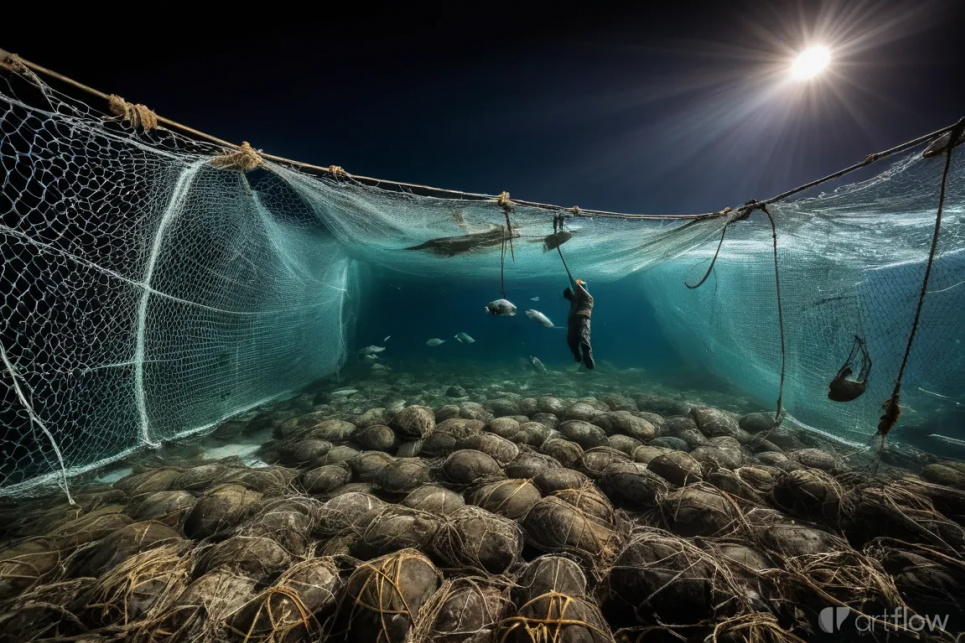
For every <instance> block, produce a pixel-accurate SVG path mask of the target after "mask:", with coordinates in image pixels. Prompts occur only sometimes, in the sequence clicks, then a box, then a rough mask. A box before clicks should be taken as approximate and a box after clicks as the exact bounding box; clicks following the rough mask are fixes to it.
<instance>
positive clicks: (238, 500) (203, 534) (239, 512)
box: [184, 484, 262, 540]
mask: <svg viewBox="0 0 965 643" xmlns="http://www.w3.org/2000/svg"><path fill="white" fill-rule="evenodd" d="M261 499H262V494H260V493H258V492H257V491H252V490H250V489H246V488H245V487H243V486H241V485H235V484H225V485H220V486H218V487H215V488H214V489H212V490H210V491H209V492H208V493H207V494H205V495H204V496H203V497H202V498H201V499H200V500H198V502H197V503H196V504H195V505H194V508H193V509H192V510H191V513H189V514H188V517H187V518H186V519H185V521H184V533H185V534H186V535H187V536H188V537H189V538H193V539H195V540H201V539H202V538H207V537H209V536H214V535H216V534H221V533H224V532H227V531H228V530H230V529H233V528H234V527H235V526H237V525H238V524H239V523H240V522H241V521H242V520H243V519H244V518H245V517H247V515H248V514H249V513H251V511H252V510H253V509H254V508H255V506H256V505H257V504H258V503H259V502H260V501H261Z"/></svg>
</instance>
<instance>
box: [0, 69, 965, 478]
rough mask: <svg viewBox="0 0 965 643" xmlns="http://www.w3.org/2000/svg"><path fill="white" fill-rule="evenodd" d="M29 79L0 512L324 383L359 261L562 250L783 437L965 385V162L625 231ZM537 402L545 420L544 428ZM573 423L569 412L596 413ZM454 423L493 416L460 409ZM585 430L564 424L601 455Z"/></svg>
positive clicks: (11, 252) (413, 271)
mask: <svg viewBox="0 0 965 643" xmlns="http://www.w3.org/2000/svg"><path fill="white" fill-rule="evenodd" d="M38 70H39V68H36V67H34V66H31V65H30V64H24V63H23V62H22V61H20V59H17V58H16V57H11V56H9V55H8V54H6V53H5V52H0V132H2V136H0V165H2V167H3V172H2V177H3V179H2V184H0V185H2V187H0V243H2V247H3V263H2V264H0V425H2V426H3V427H4V429H3V431H4V433H3V440H2V441H0V494H3V495H17V494H21V493H24V492H26V491H29V490H30V489H31V488H32V487H34V486H36V485H38V484H39V483H42V482H45V481H47V482H49V481H53V480H60V481H61V482H65V481H66V479H67V478H68V476H69V475H71V474H74V473H78V472H81V471H83V470H86V469H90V468H93V467H96V466H99V465H101V464H104V463H105V462H108V461H110V460H114V459H118V458H120V457H123V456H124V455H125V454H127V453H129V452H131V451H132V450H133V449H136V448H138V447H142V446H145V445H157V444H158V443H160V442H162V441H164V440H169V439H173V438H176V437H178V436H182V435H185V434H189V433H191V432H197V431H203V430H205V429H206V428H209V427H213V426H215V425H217V424H218V423H219V422H220V421H221V420H223V419H225V418H227V417H229V416H233V415H236V414H238V413H240V412H243V411H245V410H246V409H249V408H252V407H255V406H257V405H259V404H261V403H263V402H264V401H266V400H268V399H272V398H275V397H279V396H282V395H285V394H291V393H294V392H297V391H299V390H301V389H302V387H304V386H305V385H307V384H309V383H310V382H312V381H314V380H317V379H319V378H320V377H323V376H325V375H328V374H331V373H333V372H336V371H337V370H338V369H339V366H340V364H341V363H342V362H343V360H344V359H345V357H346V355H347V353H348V350H349V347H350V346H351V345H352V339H353V338H352V331H353V329H354V328H355V320H356V316H357V311H358V309H359V304H360V299H361V297H362V295H363V293H364V292H366V290H367V289H368V288H369V287H371V286H372V285H373V284H372V283H371V282H370V281H368V280H369V279H370V278H371V275H370V274H369V270H368V268H369V267H373V266H378V267H382V268H388V269H391V270H394V271H399V272H403V273H408V274H410V275H416V276H419V275H423V276H436V275H440V274H444V275H446V277H447V278H450V279H454V280H464V281H478V280H486V281H487V282H490V283H495V282H496V280H497V279H499V280H500V282H501V283H502V284H503V286H504V289H505V283H507V282H517V281H518V282H521V281H523V280H527V279H530V280H535V279H544V280H547V279H554V280H558V281H562V280H563V278H564V277H565V275H566V272H565V271H564V270H563V268H564V265H563V263H562V262H561V258H564V255H565V259H566V262H567V265H568V269H569V271H570V272H572V273H574V274H577V275H579V276H580V277H581V278H583V279H586V280H588V281H591V280H592V281H596V282H598V283H600V282H608V281H616V280H619V279H626V280H627V281H626V282H625V283H626V285H627V288H628V292H638V293H640V294H641V295H642V296H644V297H645V298H646V299H648V300H649V301H650V303H651V304H652V305H653V307H654V309H655V310H656V316H657V318H658V321H659V322H660V323H661V325H662V327H663V330H664V332H665V334H666V335H667V337H669V338H670V341H672V342H673V343H674V344H675V345H676V346H677V348H678V350H679V351H680V353H681V354H682V355H683V356H684V357H685V358H686V359H687V360H689V361H692V362H693V363H694V364H696V365H698V366H701V367H703V368H706V369H709V370H710V371H711V372H714V373H716V374H718V375H721V376H723V377H725V378H726V379H728V380H729V381H731V382H732V383H734V384H736V385H737V386H738V387H740V388H741V389H743V390H744V391H746V392H747V393H748V394H750V395H751V396H753V397H754V398H756V400H757V401H758V402H760V403H761V404H763V405H766V407H769V408H773V407H775V406H779V405H775V404H774V403H775V401H776V400H778V399H779V396H780V395H781V393H783V397H782V398H781V399H782V400H783V408H784V410H785V411H786V412H787V416H786V419H787V421H793V422H797V423H799V424H803V425H807V426H810V427H813V428H815V429H817V430H819V431H822V432H825V433H827V434H829V435H833V436H835V437H838V438H841V439H844V440H851V441H866V440H867V438H868V437H870V436H871V435H873V434H874V433H875V429H876V427H877V425H878V418H879V416H880V415H881V405H882V402H884V401H885V400H887V399H889V397H890V396H891V395H892V392H893V388H894V385H895V380H896V378H899V379H900V377H899V373H901V377H903V378H904V388H903V389H902V390H901V392H902V397H901V402H902V404H903V410H904V413H903V415H902V416H901V419H900V421H899V426H900V427H902V428H904V427H924V425H925V424H927V422H929V421H931V420H932V419H934V418H935V417H941V414H942V413H944V412H947V411H951V410H954V409H955V408H957V407H956V405H957V404H958V401H957V399H956V398H957V397H959V396H961V392H962V390H963V386H965V368H963V367H965V348H963V346H962V344H961V342H960V337H959V336H960V333H961V321H962V313H961V311H962V310H965V306H963V303H965V287H962V284H965V282H963V281H962V279H961V275H962V274H963V268H965V265H963V261H965V254H963V253H962V250H963V248H965V225H963V223H965V218H963V217H965V182H963V181H962V178H963V176H965V164H963V163H962V161H963V160H965V159H963V158H962V157H963V152H962V151H961V150H962V148H961V147H958V148H955V151H954V152H950V153H948V154H946V153H945V152H943V151H942V150H941V149H939V148H935V150H934V151H935V153H934V154H931V155H929V158H923V157H922V155H921V154H919V153H918V152H919V150H918V149H913V146H912V145H908V146H900V148H896V149H895V150H890V151H889V153H888V154H887V156H891V154H892V153H893V152H895V153H896V152H897V151H905V150H908V154H906V155H905V156H903V157H893V158H897V159H898V160H897V162H895V161H889V162H890V163H892V165H890V166H889V167H885V166H884V165H883V164H882V165H881V169H882V170H883V171H881V172H880V173H879V174H878V175H877V176H874V177H873V178H870V179H867V180H864V181H863V182H858V183H854V184H852V185H847V186H844V187H839V188H838V189H836V190H834V191H831V192H828V193H826V194H824V193H822V194H820V195H818V196H813V197H810V198H805V199H800V200H797V201H789V200H787V198H786V197H788V196H791V195H792V193H793V194H795V195H797V194H800V193H801V191H800V190H798V191H792V192H789V193H787V194H786V195H782V196H781V197H780V198H775V199H770V200H768V202H767V203H766V204H765V203H763V202H753V203H751V204H750V205H745V206H739V207H737V208H736V209H733V210H731V209H729V208H725V209H724V210H721V211H719V212H716V213H710V214H704V215H686V216H684V215H680V216H671V215H647V216H643V215H639V216H629V215H619V214H614V213H609V212H601V211H593V210H581V209H580V208H577V207H573V208H561V207H557V206H548V205H545V204H538V203H531V202H527V201H520V200H518V199H512V198H511V197H510V196H509V195H508V194H506V193H503V194H501V195H500V196H498V197H494V196H487V195H479V194H467V193H457V192H452V191H443V190H436V189H433V188H425V187H423V186H412V185H403V184H398V183H386V182H378V181H376V180H373V179H367V178H365V177H355V176H352V175H349V174H347V173H346V172H345V171H344V170H341V168H337V167H335V166H332V167H331V168H318V167H311V166H306V165H303V164H298V163H294V162H290V161H286V160H284V159H278V158H276V157H270V156H269V155H266V154H262V153H260V152H259V151H256V150H254V149H252V148H251V147H250V146H248V145H247V144H245V145H243V146H242V147H240V148H237V147H232V146H229V145H228V144H226V143H224V142H223V141H217V140H216V139H211V137H207V136H206V135H202V134H200V133H198V132H193V131H192V132H190V133H191V137H188V136H186V135H182V134H180V133H178V132H184V131H186V128H184V127H183V126H179V125H177V124H175V123H172V122H171V121H167V120H166V119H163V118H160V117H158V116H156V115H155V114H154V113H153V112H151V111H150V110H149V109H147V108H146V107H144V106H142V105H132V104H130V103H126V102H125V101H124V100H123V99H120V98H119V97H116V96H114V97H109V98H110V100H109V101H108V100H105V99H106V98H108V97H106V96H104V95H100V94H97V93H96V92H95V93H94V94H93V95H92V94H91V93H89V91H88V93H85V94H83V96H84V97H85V98H84V100H83V101H82V100H78V99H77V98H76V97H75V96H68V95H67V94H64V93H62V92H61V91H59V90H60V89H61V88H64V87H69V88H71V89H70V91H74V89H76V88H77V87H78V86H77V85H76V84H73V85H71V84H70V83H67V84H65V83H64V80H65V79H63V78H59V79H58V80H57V85H56V87H53V86H51V85H50V84H47V83H46V82H45V81H44V80H41V78H40V76H38ZM39 71H40V72H41V73H47V72H46V70H39ZM51 82H53V81H51ZM80 95H81V94H80V93H76V96H80ZM99 110H103V111H99ZM944 131H948V130H947V128H946V130H944ZM952 134H953V135H954V137H955V138H954V140H958V138H957V137H958V132H953V133H952ZM949 136H951V135H949ZM934 138H936V137H932V138H928V137H923V138H922V139H920V140H919V141H918V142H920V143H930V142H932V139H934ZM947 138H948V136H946V139H947ZM208 141H210V142H208ZM933 147H934V144H933ZM883 156H886V155H885V154H882V155H873V156H872V157H869V159H868V161H867V162H866V163H865V164H859V166H860V167H863V166H864V165H866V164H868V163H870V162H871V161H872V160H878V159H879V158H880V157H883ZM859 166H856V167H859ZM876 167H877V166H876ZM943 168H944V171H943ZM852 169H854V168H852ZM943 174H944V175H945V177H946V180H945V181H943ZM840 175H843V172H842V173H839V176H840ZM828 185H830V184H828ZM943 186H945V188H946V189H945V190H944V195H945V199H944V218H943V222H942V226H941V234H940V235H939V236H938V239H937V244H936V245H935V247H934V249H933V251H932V244H931V242H932V237H933V233H934V230H935V222H936V212H937V209H938V203H939V194H940V193H942V192H943V190H942V188H943ZM812 194H813V192H812ZM749 196H753V195H749ZM758 196H760V195H758ZM722 205H723V204H722ZM771 222H773V228H772V226H771V225H770V223H771ZM775 239H776V242H775V241H774V240H775ZM775 243H776V245H774V244H775ZM930 257H931V260H930ZM926 267H930V280H929V281H928V286H927V296H926V297H925V298H924V304H923V306H922V307H921V310H920V313H921V314H920V316H916V308H917V306H918V301H919V297H920V294H921V292H922V283H923V277H924V274H925V272H926ZM778 268H779V270H778ZM644 269H646V270H644ZM685 283H686V284H688V285H690V286H696V285H697V284H698V283H700V284H701V285H700V286H699V287H694V288H688V287H686V286H685ZM778 283H779V284H780V285H779V286H778ZM916 317H918V323H917V324H915V323H914V320H915V319H916ZM781 322H783V323H781ZM913 328H914V330H915V332H916V333H917V339H916V340H915V341H914V342H913V343H912V342H909V337H910V336H911V335H912V332H913ZM856 337H858V338H859V339H860V346H861V347H863V348H862V352H859V353H856V352H855V350H856V348H855V347H856V346H858V345H859V344H858V343H856V339H855V338H856ZM641 341H643V340H641ZM909 345H910V352H908V353H907V360H906V359H905V357H906V347H907V346H909ZM865 351H866V352H867V354H868V355H869V358H868V359H870V363H871V364H873V366H872V368H871V372H870V376H869V378H868V379H867V383H866V386H867V390H866V392H865V393H864V394H863V395H861V396H859V397H858V398H857V399H854V400H853V401H851V402H848V403H841V402H835V401H831V400H829V399H828V398H827V391H828V384H829V381H830V380H831V379H832V378H833V377H834V376H835V374H836V373H838V372H839V371H840V370H841V369H842V363H843V362H845V360H846V359H847V358H848V357H849V356H851V357H852V358H853V359H852V367H853V370H854V375H855V376H857V375H859V369H860V367H861V365H862V364H863V362H862V358H863V353H864V352H865ZM905 362H907V364H906V366H905V367H904V368H903V366H902V365H903V364H904V363H905ZM782 375H783V377H782ZM852 379H853V378H852ZM895 399H896V400H897V396H895ZM552 401H553V398H540V399H539V400H538V401H537V403H538V406H539V410H541V411H543V412H547V413H548V412H556V411H557V409H555V408H552V407H553V405H552ZM640 402H641V400H638V401H637V403H638V404H640ZM630 404H632V403H630V402H629V400H627V401H625V402H620V401H617V403H616V405H615V407H614V408H623V407H629V406H630ZM476 406H479V405H476ZM576 406H578V407H579V408H578V409H576V408H575V407H574V408H571V409H570V411H571V412H573V413H575V412H576V411H580V413H578V414H576V415H573V414H572V413H571V415H568V416H567V417H565V418H564V419H566V420H573V421H574V422H579V421H585V420H587V419H588V417H584V416H583V414H584V412H585V414H587V415H596V414H598V413H599V412H600V411H606V410H608V408H609V407H607V405H603V408H600V409H598V408H594V407H593V406H592V405H588V404H582V405H576ZM583 407H586V408H583ZM640 408H641V409H643V410H646V411H654V410H656V409H654V408H652V407H647V408H644V406H640ZM890 408H891V411H892V416H895V415H896V414H895V413H894V411H896V410H897V406H895V405H894V404H893V405H891V407H890ZM490 410H491V411H492V413H493V414H494V415H500V414H504V413H502V412H501V410H499V409H496V408H495V407H494V408H492V409H490ZM497 410H499V411H500V412H498V413H497ZM559 410H561V409H559ZM775 410H777V409H775ZM477 411H478V413H477ZM515 412H518V411H515ZM515 412H514V413H509V415H513V414H515ZM684 412H686V410H684ZM408 414H409V415H411V416H412V417H409V415H405V414H402V415H403V416H402V417H401V418H398V417H397V418H394V419H393V418H383V419H384V420H390V421H393V422H394V424H392V425H391V428H393V429H395V430H396V432H401V433H404V434H405V435H407V436H408V435H411V436H412V437H413V438H416V437H420V436H424V435H425V434H426V432H427V430H428V428H429V427H430V426H431V423H432V417H431V414H427V413H425V412H422V411H418V412H416V411H408ZM460 415H462V416H463V417H465V418H470V417H471V418H472V419H477V420H483V421H488V420H489V419H491V418H489V417H488V415H489V410H487V409H483V408H482V407H481V406H480V407H479V408H478V409H476V410H473V409H472V408H470V405H468V404H467V405H464V406H463V409H462V410H461V411H460ZM616 421H621V422H622V421H623V419H621V418H617V417H614V422H616ZM442 424H445V422H441V424H440V427H439V428H440V429H441V428H442ZM886 424H887V423H886ZM581 426H582V425H580V424H572V425H570V426H568V427H566V430H563V429H562V428H561V431H563V433H564V434H567V432H569V433H572V434H573V435H572V437H570V439H572V440H573V441H574V442H576V443H577V444H580V445H581V446H583V448H592V447H598V446H605V445H606V444H607V442H606V438H607V436H606V435H605V434H603V433H602V430H601V434H597V433H596V432H595V431H589V432H580V431H577V430H576V428H580V427H581ZM573 427H575V428H573ZM275 428H276V429H278V430H282V429H281V428H280V427H275ZM296 428H297V427H296ZM571 429H572V430H571ZM886 429H887V430H885V431H884V433H887V432H888V430H890V425H889V426H887V427H886ZM926 429H927V427H925V428H922V430H926ZM640 430H641V431H642V432H644V433H647V434H648V435H649V433H650V431H649V427H644V426H643V425H641V427H640ZM577 433H578V434H579V435H576V434H577ZM739 435H743V434H739ZM310 437H312V438H318V439H324V440H327V441H333V440H332V439H330V438H329V437H325V436H323V435H321V434H319V435H312V436H310ZM455 437H457V439H460V438H463V437H466V436H455ZM568 437H569V436H568ZM577 437H578V438H579V439H577ZM744 437H746V436H744ZM528 440H529V438H528V437H527V438H526V440H523V442H526V441H528ZM533 440H534V441H537V442H539V441H541V440H540V436H539V435H534V436H533ZM334 441H335V442H336V443H337V442H338V440H334ZM558 442H559V441H551V442H547V443H546V444H543V447H542V448H543V450H544V452H546V453H553V454H554V457H555V451H552V450H551V445H552V444H553V443H558ZM433 446H434V447H435V448H437V449H438V450H439V452H440V454H442V453H443V452H444V451H446V450H448V448H449V447H448V446H446V445H433ZM557 446H559V445H558V444H557ZM574 446H576V445H574ZM624 446H625V448H627V449H629V448H630V446H629V445H624ZM577 457H579V456H577ZM329 460H331V458H329ZM325 464H334V461H328V462H325Z"/></svg>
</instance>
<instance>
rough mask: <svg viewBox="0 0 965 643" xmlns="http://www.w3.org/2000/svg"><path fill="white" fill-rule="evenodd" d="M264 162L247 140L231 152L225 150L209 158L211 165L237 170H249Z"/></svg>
mask: <svg viewBox="0 0 965 643" xmlns="http://www.w3.org/2000/svg"><path fill="white" fill-rule="evenodd" d="M263 164H264V160H262V158H261V156H260V155H259V154H258V152H257V151H255V150H254V149H252V147H251V145H249V143H248V141H245V142H244V143H242V144H241V147H239V148H238V149H237V150H235V151H233V152H225V153H224V154H220V155H218V156H216V157H214V158H213V159H211V165H212V166H214V167H217V168H221V169H224V170H237V171H239V172H250V171H252V170H253V169H255V168H257V167H260V166H261V165H263Z"/></svg>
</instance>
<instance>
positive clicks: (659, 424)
mask: <svg viewBox="0 0 965 643" xmlns="http://www.w3.org/2000/svg"><path fill="white" fill-rule="evenodd" d="M631 412H632V411H631ZM634 415H635V416H637V417H638V418H642V419H644V420H646V421H647V422H649V423H650V424H652V425H653V427H654V428H655V429H657V436H658V437H659V436H661V435H663V425H664V423H665V422H666V420H665V419H664V417H663V416H662V415H657V414H656V413H648V412H646V411H637V412H636V413H634Z"/></svg>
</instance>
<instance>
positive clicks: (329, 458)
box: [316, 445, 359, 464]
mask: <svg viewBox="0 0 965 643" xmlns="http://www.w3.org/2000/svg"><path fill="white" fill-rule="evenodd" d="M358 454H359V452H358V451H357V450H355V449H353V448H352V447H349V446H345V445H339V446H337V447H332V450H331V451H329V452H328V454H326V456H325V457H324V458H322V459H321V460H317V461H316V464H338V463H339V462H348V461H349V460H351V459H352V458H354V457H355V456H357V455H358Z"/></svg>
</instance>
